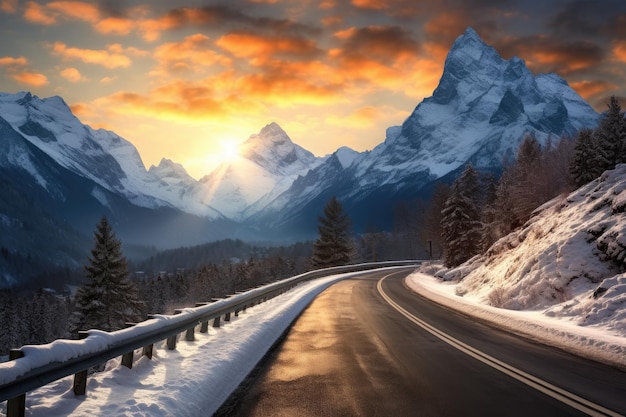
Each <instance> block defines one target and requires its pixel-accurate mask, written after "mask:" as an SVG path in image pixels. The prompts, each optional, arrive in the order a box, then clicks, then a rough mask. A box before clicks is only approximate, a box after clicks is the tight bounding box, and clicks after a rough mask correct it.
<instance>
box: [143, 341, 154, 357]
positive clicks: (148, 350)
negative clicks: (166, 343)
mask: <svg viewBox="0 0 626 417" xmlns="http://www.w3.org/2000/svg"><path fill="white" fill-rule="evenodd" d="M153 350H154V345H153V344H150V345H148V346H144V347H143V350H142V352H141V354H142V355H143V356H145V357H147V358H148V359H150V360H152V351H153Z"/></svg>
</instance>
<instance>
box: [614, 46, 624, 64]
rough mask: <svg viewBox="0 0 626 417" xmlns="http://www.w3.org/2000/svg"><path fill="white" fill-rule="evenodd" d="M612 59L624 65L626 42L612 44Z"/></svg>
mask: <svg viewBox="0 0 626 417" xmlns="http://www.w3.org/2000/svg"><path fill="white" fill-rule="evenodd" d="M613 57H614V59H615V60H616V61H619V62H624V63H626V41H622V42H615V43H614V44H613Z"/></svg>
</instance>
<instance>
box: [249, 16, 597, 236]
mask: <svg viewBox="0 0 626 417" xmlns="http://www.w3.org/2000/svg"><path fill="white" fill-rule="evenodd" d="M598 117H599V116H598V114H597V113H596V112H595V111H594V110H593V109H592V108H591V107H590V106H589V105H588V104H587V103H586V102H585V101H584V100H583V99H582V98H581V97H580V96H578V94H576V92H574V90H572V89H571V88H570V87H569V86H568V85H567V83H566V82H565V81H564V80H563V79H561V78H560V77H558V76H557V75H555V74H548V75H544V74H540V75H537V76H534V75H533V74H532V73H531V72H530V71H529V70H528V68H527V67H526V65H525V64H524V61H522V60H521V59H519V58H517V57H513V58H511V59H510V60H505V59H503V58H501V57H500V55H499V54H498V53H497V51H496V50H495V49H494V48H492V47H491V46H488V45H486V44H485V43H484V42H483V41H482V39H480V37H479V36H478V34H477V33H476V32H475V31H474V30H473V29H471V28H468V29H467V31H466V32H465V33H464V34H463V35H461V36H459V37H458V38H457V39H456V41H455V42H454V44H453V45H452V48H451V49H450V51H449V53H448V56H447V58H446V62H445V67H444V71H443V75H442V77H441V79H440V82H439V85H438V87H437V88H436V89H435V91H434V92H433V95H432V96H431V97H428V98H426V99H424V100H423V101H422V102H421V103H420V104H419V105H418V106H417V107H416V108H415V110H414V111H413V113H412V114H411V115H410V116H409V117H408V118H407V119H406V120H405V121H404V123H403V124H402V126H393V127H390V128H388V129H387V134H386V138H385V141H384V142H383V143H381V144H380V145H378V146H377V147H376V148H374V149H373V150H372V151H369V152H364V153H361V154H359V155H355V156H354V158H349V160H350V161H351V163H346V162H345V159H343V160H342V158H341V151H340V152H338V153H336V154H335V155H334V157H331V158H328V159H327V160H326V161H325V162H324V163H323V164H321V165H320V166H318V167H317V168H315V169H312V170H311V171H310V172H309V173H308V174H307V175H306V176H305V177H304V178H301V179H298V180H297V181H296V182H294V184H293V185H292V187H290V188H289V189H288V190H287V191H286V192H285V193H284V194H283V195H281V196H279V197H278V198H277V199H276V200H274V201H272V202H271V203H270V204H268V206H267V207H266V208H265V209H264V210H263V211H262V212H261V213H259V214H257V215H255V216H253V219H254V221H256V222H262V223H263V222H267V223H268V224H270V225H271V227H272V228H273V229H276V228H277V227H278V228H283V229H285V230H291V229H293V228H294V226H295V225H296V224H297V223H300V220H299V219H298V220H296V218H297V217H298V216H300V217H302V218H304V217H308V216H311V215H312V214H313V213H314V212H316V211H317V212H319V207H321V206H322V202H321V201H320V200H319V199H326V198H328V196H329V195H332V194H335V195H337V197H338V198H339V199H340V200H341V201H342V202H343V203H344V205H345V206H347V208H348V211H349V213H350V214H351V217H352V218H353V219H354V220H355V225H356V228H357V229H361V230H362V229H363V228H364V227H365V226H366V225H368V224H370V225H377V226H378V227H380V228H383V229H388V228H390V227H391V223H390V222H391V219H392V218H393V214H392V210H393V205H394V203H395V202H398V201H402V200H405V201H407V200H412V199H415V198H417V197H418V196H419V195H420V193H421V194H423V193H427V192H428V188H429V187H431V186H432V183H433V181H435V180H437V179H439V178H442V177H446V176H454V175H455V173H456V172H457V170H459V169H460V168H462V167H463V166H464V165H465V163H466V162H467V161H471V162H472V163H473V164H474V166H476V167H477V168H479V169H482V170H491V171H496V172H497V171H500V170H501V166H502V162H503V160H504V159H505V158H507V157H508V158H513V157H514V156H515V152H516V150H517V148H518V147H519V144H520V143H521V140H522V139H523V137H524V136H525V135H526V134H534V135H535V136H536V137H537V139H538V140H539V141H540V142H541V143H545V142H546V141H547V139H548V138H549V137H553V138H555V139H556V138H559V137H560V136H562V135H573V134H574V133H575V132H576V131H578V130H579V129H581V128H583V127H595V126H596V125H597V122H598ZM338 161H339V163H338ZM309 218H311V217H309ZM313 218H315V217H314V216H313ZM310 230H311V231H312V233H314V229H310Z"/></svg>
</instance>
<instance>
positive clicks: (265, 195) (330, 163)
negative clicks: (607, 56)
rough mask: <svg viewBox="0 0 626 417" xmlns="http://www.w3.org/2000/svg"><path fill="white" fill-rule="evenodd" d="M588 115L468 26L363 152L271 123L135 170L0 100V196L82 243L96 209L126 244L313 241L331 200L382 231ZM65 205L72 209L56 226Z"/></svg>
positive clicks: (559, 88) (60, 108)
mask: <svg viewBox="0 0 626 417" xmlns="http://www.w3.org/2000/svg"><path fill="white" fill-rule="evenodd" d="M598 117H599V116H598V114H597V113H596V112H595V111H594V110H593V109H592V108H591V107H590V106H589V105H588V104H587V103H586V102H585V101H584V100H583V99H582V98H580V96H579V95H578V94H576V93H575V92H574V91H573V90H572V89H571V88H570V87H569V86H568V85H567V83H566V82H565V81H564V80H563V79H561V78H560V77H558V76H557V75H555V74H539V75H533V74H532V73H531V72H530V71H529V70H528V68H527V67H526V65H525V63H524V61H523V60H522V59H520V58H517V57H513V58H511V59H509V60H504V59H503V58H502V57H500V55H499V54H498V53H497V51H496V50H495V49H494V48H493V47H491V46H489V45H487V44H485V43H484V41H483V40H482V39H481V38H480V37H479V36H478V34H477V33H476V32H475V31H474V30H473V29H471V28H468V29H467V30H466V32H465V33H464V34H462V35H461V36H459V37H458V38H457V39H456V40H455V42H454V44H453V45H452V47H451V49H450V52H449V53H448V56H447V57H446V62H445V66H444V70H443V73H442V77H441V79H440V82H439V84H438V86H437V87H436V88H435V90H434V91H433V94H432V96H431V97H427V98H425V99H424V100H423V101H422V102H420V103H419V104H417V106H416V107H415V108H414V109H413V111H412V113H411V114H410V115H409V117H407V119H405V120H404V122H403V123H402V124H401V125H398V126H391V127H389V128H388V129H387V130H386V132H385V138H384V140H383V141H382V142H381V143H380V144H379V145H377V146H376V147H375V148H374V149H372V150H370V151H365V152H356V151H354V150H351V149H349V148H346V147H340V148H339V149H337V150H336V151H335V152H333V153H332V154H330V155H326V156H323V157H317V156H315V155H313V154H312V153H311V152H309V151H308V150H306V149H304V148H302V147H301V146H299V145H297V144H296V143H294V142H293V141H292V140H291V138H290V137H289V135H288V134H287V133H286V132H285V131H284V130H283V129H282V128H281V127H280V126H279V125H278V124H277V123H275V122H271V123H269V124H268V125H266V126H264V127H263V128H262V129H261V130H260V131H259V132H258V133H255V134H252V135H250V137H249V138H248V139H247V140H246V141H245V142H243V143H242V144H241V145H240V146H239V149H238V151H239V154H238V156H236V157H234V158H233V159H232V160H227V161H226V160H225V161H223V163H222V164H220V166H218V167H217V168H216V169H215V170H213V171H212V172H210V173H209V174H207V175H206V176H204V177H202V178H201V179H200V180H195V179H194V178H192V177H191V176H189V174H188V173H187V171H186V170H185V169H184V167H183V166H182V165H181V164H179V163H176V162H174V161H171V160H169V159H167V158H163V159H162V160H161V161H160V163H159V165H157V166H154V165H153V166H151V167H150V168H149V169H146V167H145V166H144V165H143V162H142V160H141V157H140V155H139V153H138V151H137V149H136V148H135V147H134V145H132V143H130V142H129V141H127V140H126V139H124V138H121V137H120V136H118V135H117V134H115V133H114V132H111V131H107V130H103V129H99V130H94V129H92V128H91V127H89V126H87V125H83V124H82V123H81V122H80V121H79V120H78V119H77V118H76V117H75V116H74V115H73V114H72V112H71V110H70V109H69V107H68V106H67V104H66V103H65V102H64V101H63V99H62V98H60V97H56V96H55V97H51V98H46V99H40V98H38V97H37V96H34V95H32V94H31V93H28V92H21V93H16V94H9V93H0V147H2V149H5V150H6V152H5V153H4V154H3V155H2V156H0V169H1V170H3V172H5V173H6V175H5V176H4V178H6V184H5V185H4V187H5V188H7V187H8V188H7V189H9V188H10V190H12V191H11V192H12V193H16V195H17V194H19V195H22V196H23V198H28V193H29V192H30V191H28V190H34V189H35V188H34V187H39V189H37V190H38V191H37V195H39V197H37V199H35V200H34V201H35V202H36V203H41V204H50V201H52V202H54V204H52V205H51V206H54V207H55V208H54V210H55V211H54V212H53V213H52V214H51V216H52V217H51V218H53V219H57V220H55V221H58V222H59V223H63V224H66V225H68V227H70V228H71V224H72V222H76V224H77V225H79V226H76V229H77V230H78V231H79V232H80V233H83V234H84V235H89V232H90V231H89V230H88V228H87V227H88V226H87V224H90V227H93V224H95V222H96V221H97V219H95V220H94V217H96V216H97V215H100V214H105V215H109V216H111V217H113V222H114V223H115V221H117V222H118V223H117V224H118V225H119V226H120V227H123V228H125V230H122V231H120V234H121V235H122V236H123V237H125V238H127V239H128V240H129V241H131V242H132V243H138V244H145V243H147V242H150V240H151V239H153V240H155V242H157V241H159V239H164V240H165V241H167V242H168V244H167V246H168V247H172V245H189V244H194V243H201V242H202V241H208V240H211V239H216V238H220V237H236V238H246V237H247V238H250V239H263V240H268V239H274V240H280V241H289V240H291V241H293V240H302V239H310V238H313V237H315V234H316V229H315V224H316V223H315V222H316V219H317V217H318V216H319V214H320V213H321V212H322V209H323V206H324V204H325V203H326V202H327V201H328V199H329V198H330V197H331V196H333V195H335V196H337V197H338V198H339V200H340V201H342V204H343V205H344V207H345V208H346V211H347V213H348V214H349V215H350V217H351V218H352V219H353V223H354V231H355V232H357V233H359V232H361V231H363V230H365V229H366V228H371V227H374V228H376V229H379V230H391V228H392V227H393V218H394V206H395V205H397V204H401V203H405V202H409V201H414V200H416V199H419V198H425V197H427V195H428V193H429V190H430V189H432V187H433V183H434V181H438V180H439V181H451V180H453V179H454V176H455V175H456V173H457V172H458V170H459V169H460V168H461V167H462V166H463V165H465V164H466V163H467V162H471V163H472V164H474V165H475V166H476V167H477V168H478V169H481V170H487V171H495V172H498V170H501V169H502V161H503V160H505V159H507V158H509V159H510V158H512V157H513V156H514V155H515V152H516V150H517V148H518V146H519V143H520V142H521V140H522V139H523V137H524V135H526V134H533V135H535V137H537V139H538V140H539V141H540V142H541V143H543V144H545V143H547V141H548V139H549V138H550V137H559V136H562V135H573V134H574V133H575V132H576V131H577V130H578V129H580V128H583V127H591V128H593V127H595V126H596V124H597V121H598ZM27 144H29V145H27ZM31 146H32V147H34V148H36V149H37V150H38V151H37V152H35V151H34V150H33V149H34V148H31ZM44 155H46V156H45V157H44ZM55 164H57V165H58V166H57V165H55ZM11 175H13V176H15V178H17V179H16V180H14V181H13V180H12V179H11ZM11 181H13V183H12V182H11ZM71 184H78V185H71ZM72 187H74V188H72ZM27 191H28V192H27ZM46 193H47V196H44V194H46ZM81 193H82V194H81ZM81 196H83V197H81ZM20 198H22V197H20ZM44 200H45V202H44ZM65 200H67V201H72V202H73V203H72V204H75V205H76V207H71V208H68V209H67V210H68V212H71V213H72V215H71V216H69V217H67V216H65V215H64V214H63V213H62V212H63V204H64V201H65ZM83 202H84V203H83ZM81 204H82V205H83V206H84V207H83V208H84V210H89V212H81ZM10 209H11V207H6V210H10ZM96 213H97V214H96ZM0 215H5V213H3V212H1V211H0ZM157 219H158V221H157ZM18 220H19V219H18ZM151 221H157V222H156V223H151ZM64 222H65V223H64ZM5 223H6V222H5ZM9 223H10V222H9ZM5 226H6V225H5ZM5 226H3V223H2V222H0V231H2V232H7V233H10V232H11V229H10V228H8V226H6V227H5ZM3 227H5V228H4V229H3ZM13 231H15V230H13ZM203 239H204V240H203ZM158 243H159V244H160V245H159V246H162V244H163V242H161V241H159V242H158Z"/></svg>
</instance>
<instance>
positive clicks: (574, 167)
mask: <svg viewBox="0 0 626 417" xmlns="http://www.w3.org/2000/svg"><path fill="white" fill-rule="evenodd" d="M597 154H598V149H597V144H596V142H595V140H594V135H593V131H592V130H591V129H581V130H580V131H579V132H578V134H577V135H576V145H575V147H574V157H573V158H572V162H571V165H570V176H571V180H572V184H573V185H574V187H576V188H579V187H582V186H583V185H585V184H588V183H590V182H591V181H593V180H594V179H596V178H598V177H599V176H600V175H602V168H601V166H600V163H599V162H598V160H597Z"/></svg>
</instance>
